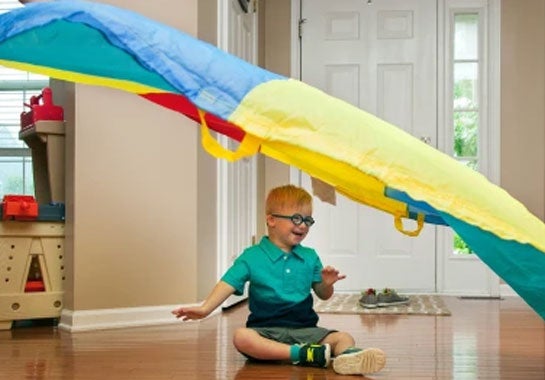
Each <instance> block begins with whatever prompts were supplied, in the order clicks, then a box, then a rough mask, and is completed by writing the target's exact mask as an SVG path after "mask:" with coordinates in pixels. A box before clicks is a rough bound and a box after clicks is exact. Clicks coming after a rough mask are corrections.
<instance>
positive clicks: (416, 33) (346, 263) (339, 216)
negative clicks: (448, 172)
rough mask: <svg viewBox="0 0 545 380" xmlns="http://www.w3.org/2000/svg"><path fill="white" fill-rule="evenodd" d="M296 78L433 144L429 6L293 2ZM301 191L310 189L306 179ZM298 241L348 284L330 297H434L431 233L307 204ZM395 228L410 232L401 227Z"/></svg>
mask: <svg viewBox="0 0 545 380" xmlns="http://www.w3.org/2000/svg"><path fill="white" fill-rule="evenodd" d="M301 4H302V9H301V14H302V19H304V20H305V22H304V23H303V29H302V38H301V48H302V49H301V60H302V65H301V77H302V80H303V81H304V82H307V83H309V84H311V85H313V86H315V87H318V88H321V89H322V90H324V91H326V92H328V93H329V94H331V95H333V96H336V97H338V98H341V99H343V100H345V101H347V102H349V103H351V104H353V105H355V106H358V107H360V108H362V109H364V110H366V111H367V112H370V113H373V114H375V115H377V116H379V117H380V118H382V119H385V120H386V121H388V122H390V123H392V124H394V125H397V126H398V127H400V128H402V129H404V130H405V131H407V132H408V133H411V134H413V135H414V136H417V137H419V138H422V139H426V141H429V142H430V143H432V144H434V145H435V144H436V136H437V132H436V116H437V115H436V112H437V111H436V110H437V104H436V99H437V96H436V87H437V83H436V56H437V51H436V40H437V37H436V36H437V31H436V22H435V19H436V1H435V0H381V1H373V2H371V3H370V4H368V3H367V2H366V1H361V0H337V1H329V0H302V3H301ZM302 184H303V186H304V187H306V188H308V189H310V188H311V182H310V178H309V177H308V176H306V175H303V179H302ZM314 215H315V218H316V220H317V223H316V224H315V225H314V226H313V227H312V231H311V233H310V234H309V236H308V237H307V240H306V241H305V243H306V244H308V245H309V246H313V247H315V248H316V249H317V250H318V253H319V254H320V256H321V257H322V260H323V262H324V264H326V265H327V264H329V265H333V266H335V267H337V268H338V269H339V270H340V271H341V272H342V273H345V274H346V275H347V276H348V277H347V279H346V280H344V281H341V282H339V283H337V284H336V288H337V289H338V290H346V291H357V290H362V289H365V288H367V287H375V288H382V287H395V288H397V289H400V290H403V291H415V292H416V291H435V288H436V285H435V282H436V281H435V273H436V272H435V262H436V260H435V227H433V226H430V225H427V226H426V227H425V228H424V230H423V231H422V233H421V234H420V236H418V237H416V238H411V237H407V236H405V235H402V234H400V233H399V232H397V230H396V229H395V228H394V225H393V217H392V216H391V215H389V214H386V213H383V212H381V211H377V210H374V209H371V208H369V207H366V206H362V205H359V204H357V203H355V202H353V201H351V200H348V199H346V198H344V197H342V196H338V199H337V205H336V206H331V205H329V204H325V203H323V202H321V201H320V200H319V199H318V198H316V199H315V204H314ZM406 224H407V225H406V226H405V229H412V228H413V227H414V226H411V222H410V221H408V222H406Z"/></svg>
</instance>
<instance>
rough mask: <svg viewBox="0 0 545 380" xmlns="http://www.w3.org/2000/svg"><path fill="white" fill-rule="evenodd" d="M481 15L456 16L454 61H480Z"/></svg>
mask: <svg viewBox="0 0 545 380" xmlns="http://www.w3.org/2000/svg"><path fill="white" fill-rule="evenodd" d="M478 21H479V15H478V14H477V13H470V14H457V15H455V16H454V59H455V60H476V59H478V57H479V56H478V38H477V36H478V29H479V23H478Z"/></svg>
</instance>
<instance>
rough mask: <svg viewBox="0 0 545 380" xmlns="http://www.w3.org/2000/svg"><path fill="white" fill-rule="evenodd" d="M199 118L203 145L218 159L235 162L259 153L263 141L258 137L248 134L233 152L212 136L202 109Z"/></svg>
mask: <svg viewBox="0 0 545 380" xmlns="http://www.w3.org/2000/svg"><path fill="white" fill-rule="evenodd" d="M198 111H199V117H200V119H201V144H202V147H203V148H204V150H206V151H207V152H208V154H210V155H212V156H214V157H216V158H222V159H224V160H227V161H230V162H233V161H237V160H239V159H241V158H244V157H248V156H253V155H254V154H256V153H257V152H258V151H259V146H260V145H261V140H260V139H258V138H257V137H254V136H251V135H250V134H248V133H246V134H245V135H244V137H243V138H242V141H241V142H240V144H239V146H238V148H237V150H235V151H231V150H229V149H227V148H225V147H223V146H222V145H221V144H220V143H219V142H218V141H217V140H216V139H214V137H212V135H211V134H210V130H209V129H208V124H207V123H206V120H205V118H204V117H205V115H206V114H205V112H204V111H203V110H201V109H198Z"/></svg>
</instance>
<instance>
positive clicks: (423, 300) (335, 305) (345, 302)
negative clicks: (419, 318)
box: [314, 293, 450, 316]
mask: <svg viewBox="0 0 545 380" xmlns="http://www.w3.org/2000/svg"><path fill="white" fill-rule="evenodd" d="M360 297H361V295H360V294H353V293H337V294H335V295H333V297H332V298H330V299H329V300H327V301H322V300H320V299H318V298H316V299H315V300H314V310H316V312H317V313H331V314H410V315H441V316H449V315H450V310H449V309H448V308H447V307H446V305H445V303H444V301H443V300H442V298H441V296H438V295H423V294H418V295H410V296H408V297H409V301H410V302H409V304H407V305H398V306H388V307H377V308H375V309H366V308H364V307H362V306H360V304H359V303H358V301H359V299H360Z"/></svg>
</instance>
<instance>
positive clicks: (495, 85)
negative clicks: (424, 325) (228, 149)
mask: <svg viewBox="0 0 545 380" xmlns="http://www.w3.org/2000/svg"><path fill="white" fill-rule="evenodd" d="M449 2H450V3H452V2H456V3H457V4H458V6H462V5H465V6H466V7H475V5H481V6H482V5H484V6H486V12H487V30H486V38H487V46H488V51H487V57H488V59H487V67H486V77H487V81H488V83H487V87H486V91H487V98H486V99H487V103H488V104H487V110H488V113H487V114H486V118H487V124H488V128H487V131H486V133H485V137H484V138H485V143H486V144H487V147H488V149H487V155H486V157H484V161H485V165H486V168H485V170H484V171H485V175H486V176H487V177H488V179H489V180H490V181H491V182H493V183H495V184H499V182H500V172H501V166H500V165H501V161H500V158H501V152H500V147H501V112H500V111H501V108H500V106H501V99H500V96H501V82H500V79H501V71H500V69H501V68H500V46H501V41H500V33H499V31H500V26H501V25H500V21H501V0H437V13H438V15H437V20H438V28H437V33H438V36H437V38H438V47H437V55H438V57H437V72H438V78H437V79H438V80H437V85H438V89H437V94H438V100H437V117H438V120H437V125H438V136H437V138H438V149H440V150H442V151H444V146H445V133H444V131H445V125H446V124H445V93H446V92H445V91H447V90H448V89H447V88H446V77H445V64H446V62H445V59H446V58H445V49H444V43H441V41H444V38H445V31H444V28H445V22H444V20H443V15H444V14H445V11H446V8H447V6H448V5H449ZM301 11H302V0H291V25H292V28H291V51H290V53H291V54H290V56H291V61H290V67H291V77H293V78H298V79H300V78H301V67H302V59H301V58H302V57H301V40H300V37H299V30H300V27H301V25H304V20H301ZM300 20H301V21H300ZM290 181H291V183H294V184H299V185H300V184H301V183H302V181H301V171H300V170H299V169H297V168H294V167H290ZM446 230H447V229H446V228H437V229H436V231H437V232H436V260H435V272H436V291H437V292H440V293H456V291H455V290H452V289H445V287H444V282H445V273H446V271H447V270H448V269H449V268H450V266H452V261H450V260H448V256H450V255H451V253H450V252H449V249H450V250H451V246H450V245H449V244H448V243H446V242H447V241H448V239H449V238H448V236H449V231H446ZM473 260H475V258H473ZM449 264H450V265H449ZM486 282H487V284H488V289H487V293H488V295H489V296H499V295H500V289H501V292H502V293H503V292H504V291H505V292H506V293H511V292H510V291H509V289H508V287H505V286H504V285H502V287H500V279H499V277H498V276H497V275H496V274H495V273H494V272H493V271H491V270H489V271H488V274H487V279H486ZM502 288H503V289H502Z"/></svg>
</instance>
